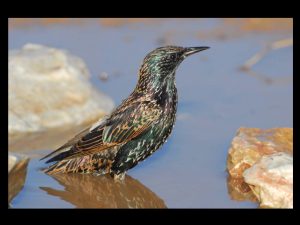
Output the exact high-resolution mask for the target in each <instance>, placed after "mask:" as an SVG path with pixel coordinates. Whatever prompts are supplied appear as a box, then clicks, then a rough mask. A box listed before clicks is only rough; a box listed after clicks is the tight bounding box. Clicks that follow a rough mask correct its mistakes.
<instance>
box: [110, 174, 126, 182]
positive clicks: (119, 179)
mask: <svg viewBox="0 0 300 225" xmlns="http://www.w3.org/2000/svg"><path fill="white" fill-rule="evenodd" d="M125 174H126V172H124V173H119V174H115V173H114V174H112V177H113V178H114V181H115V182H123V181H124V179H125Z"/></svg>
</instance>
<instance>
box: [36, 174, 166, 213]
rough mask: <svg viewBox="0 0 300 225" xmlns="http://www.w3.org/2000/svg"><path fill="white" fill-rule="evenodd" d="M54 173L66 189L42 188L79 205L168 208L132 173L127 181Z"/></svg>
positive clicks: (82, 206)
mask: <svg viewBox="0 0 300 225" xmlns="http://www.w3.org/2000/svg"><path fill="white" fill-rule="evenodd" d="M52 177H53V178H54V179H55V180H56V181H57V182H58V183H59V184H61V185H62V186H64V190H57V189H54V188H50V187H40V189H42V190H44V191H46V192H47V194H49V195H52V196H56V197H59V198H60V199H63V200H65V201H67V202H69V203H71V204H73V205H74V206H76V207H77V208H166V205H165V203H164V201H163V200H162V199H160V198H159V197H158V196H157V195H156V194H155V193H153V192H152V191H150V190H149V189H148V188H147V187H145V186H144V185H143V184H141V183H140V182H139V181H137V180H135V179H133V178H132V177H130V176H128V175H126V177H125V179H124V181H123V182H115V181H114V180H113V179H112V178H111V177H109V176H94V175H91V174H57V175H52Z"/></svg>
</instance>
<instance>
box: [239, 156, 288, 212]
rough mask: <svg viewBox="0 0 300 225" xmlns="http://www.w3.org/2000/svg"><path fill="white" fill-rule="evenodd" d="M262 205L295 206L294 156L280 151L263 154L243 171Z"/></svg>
mask: <svg viewBox="0 0 300 225" xmlns="http://www.w3.org/2000/svg"><path fill="white" fill-rule="evenodd" d="M243 176H244V178H245V181H246V182H247V183H248V184H250V188H251V189H252V190H253V193H254V194H255V195H256V197H257V198H258V199H259V201H260V206H261V207H270V208H293V157H292V156H291V155H289V154H286V153H283V152H280V153H274V154H272V155H267V156H263V157H262V158H261V159H260V160H259V161H258V162H257V163H255V164H254V165H253V166H252V167H251V168H249V169H247V170H245V172H244V173H243Z"/></svg>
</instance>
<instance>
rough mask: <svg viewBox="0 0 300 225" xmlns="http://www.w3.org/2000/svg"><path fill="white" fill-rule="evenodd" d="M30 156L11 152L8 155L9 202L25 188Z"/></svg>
mask: <svg viewBox="0 0 300 225" xmlns="http://www.w3.org/2000/svg"><path fill="white" fill-rule="evenodd" d="M28 162H29V158H28V157H26V156H23V155H19V154H18V155H16V154H11V153H9V155H8V202H10V201H11V200H12V199H13V198H14V197H15V196H16V195H17V194H18V193H19V192H20V191H21V190H22V188H23V185H24V183H25V179H26V173H27V165H28Z"/></svg>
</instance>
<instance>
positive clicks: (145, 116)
mask: <svg viewBox="0 0 300 225" xmlns="http://www.w3.org/2000/svg"><path fill="white" fill-rule="evenodd" d="M161 113H162V112H161V109H160V108H159V107H158V106H157V105H155V104H154V103H152V102H150V101H144V102H135V103H133V104H131V105H127V106H126V108H125V109H124V108H119V110H118V109H117V110H116V111H115V112H114V113H112V115H111V116H110V117H109V118H107V119H105V120H104V121H102V122H101V123H99V125H96V126H95V125H94V126H92V129H86V130H84V131H83V132H81V133H80V134H78V135H76V136H75V137H74V138H73V139H71V140H69V141H68V142H67V143H66V144H65V145H63V146H62V147H60V148H59V149H57V150H56V151H55V152H56V153H59V154H58V155H56V156H54V157H53V158H51V159H50V160H48V161H47V162H52V161H58V160H62V159H71V158H75V157H79V156H84V155H89V154H94V153H97V152H100V151H103V150H105V149H108V148H111V147H113V146H116V145H121V144H123V143H126V142H128V141H130V140H131V139H133V138H135V137H137V136H139V135H140V134H141V133H142V132H144V131H145V130H147V129H148V128H149V126H151V125H152V124H153V123H155V122H156V121H157V119H158V117H159V116H160V115H161ZM55 152H54V153H55ZM54 153H51V154H50V155H53V154H54ZM50 155H48V156H50ZM44 158H46V157H44Z"/></svg>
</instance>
